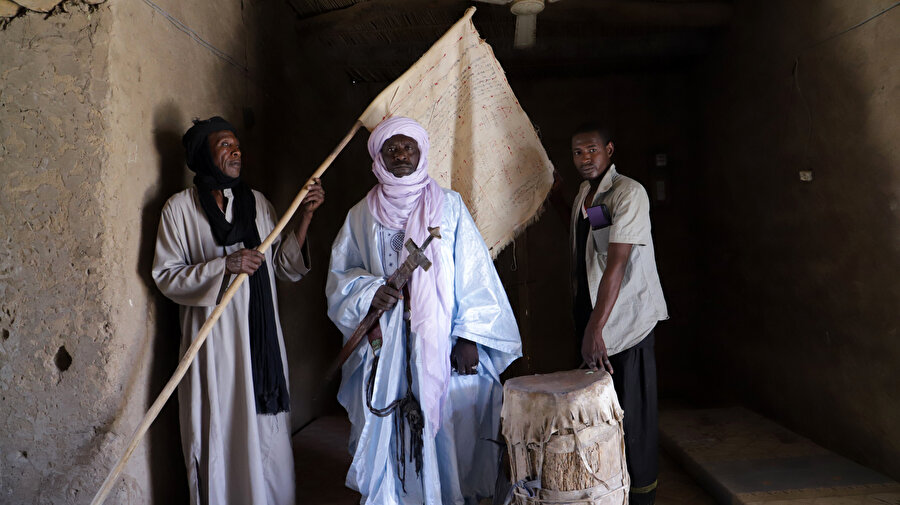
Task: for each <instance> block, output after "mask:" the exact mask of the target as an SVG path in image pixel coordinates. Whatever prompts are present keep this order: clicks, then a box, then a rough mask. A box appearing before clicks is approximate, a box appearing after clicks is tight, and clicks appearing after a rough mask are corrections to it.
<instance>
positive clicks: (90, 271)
mask: <svg viewBox="0 0 900 505" xmlns="http://www.w3.org/2000/svg"><path fill="white" fill-rule="evenodd" d="M93 3H95V2H89V3H88V2H76V1H72V0H69V1H66V2H63V3H61V4H60V3H59V2H57V4H59V5H56V6H55V7H54V8H52V9H48V10H49V11H50V12H49V15H48V14H47V13H40V12H32V11H27V10H23V9H18V8H17V9H16V13H15V17H12V18H6V21H4V22H3V24H2V25H0V28H2V30H0V83H2V87H0V167H2V168H0V170H2V174H3V176H4V184H3V185H0V229H2V230H3V235H0V238H2V240H3V241H4V244H3V247H0V503H36V504H45V503H46V504H51V503H52V504H84V503H89V502H90V501H91V499H92V498H93V496H94V494H95V493H96V491H97V490H98V489H99V487H100V484H101V482H102V480H103V479H104V477H105V476H106V474H107V472H108V471H109V470H110V469H111V468H112V467H113V465H114V464H115V462H116V460H117V459H118V458H119V456H121V455H122V453H123V452H124V449H125V446H126V445H127V443H128V441H129V439H130V436H131V434H132V432H133V430H134V429H135V427H136V426H137V425H138V424H139V422H140V420H141V418H142V417H143V415H144V413H145V412H146V411H147V409H148V408H149V406H150V404H151V403H152V402H153V400H154V399H155V398H156V396H157V394H158V393H159V392H160V391H161V390H162V388H163V385H164V384H165V382H166V381H167V380H168V378H169V377H170V376H171V374H172V372H173V371H174V368H175V365H176V363H177V360H178V358H179V356H178V345H179V341H180V338H181V336H180V330H179V325H178V322H177V318H178V311H177V307H176V306H175V305H174V304H172V303H171V302H169V301H168V300H166V299H164V298H163V297H162V295H160V294H159V292H158V290H157V289H156V287H155V285H153V282H152V279H151V278H150V265H151V263H152V257H153V245H154V241H155V237H156V228H157V225H158V222H159V214H160V211H161V209H162V206H163V204H164V203H165V201H166V199H168V197H169V196H171V195H172V194H174V193H175V192H177V191H180V190H181V189H183V188H185V187H187V186H188V185H189V184H190V177H189V172H188V171H187V170H186V168H185V166H184V157H183V148H182V147H181V142H180V139H181V135H182V133H183V132H184V131H185V130H186V129H187V127H188V126H189V125H190V119H191V118H192V117H207V116H211V115H224V116H226V117H229V118H231V119H232V121H233V122H234V123H235V124H236V125H237V126H238V128H239V129H247V128H245V126H246V125H245V123H246V122H245V121H244V117H245V116H248V114H247V113H246V111H252V105H253V103H252V101H253V95H251V94H249V92H248V82H249V80H248V75H247V71H246V66H247V62H246V60H247V44H248V26H249V24H250V23H256V22H263V20H261V19H260V18H259V17H258V16H256V15H255V14H254V12H255V11H252V9H254V8H256V6H255V5H254V4H252V3H250V2H246V1H245V2H236V1H231V2H198V3H191V4H190V5H186V4H183V3H180V2H177V1H174V0H168V1H163V0H161V1H157V2H153V3H152V5H151V3H148V2H108V3H104V4H102V5H91V4H93ZM3 7H4V5H0V9H2V8H3ZM7 7H8V6H7ZM274 11H277V9H270V10H267V11H266V13H271V12H274ZM0 14H3V12H2V11H0ZM260 15H261V14H260ZM276 15H282V13H276ZM0 17H2V16H0ZM250 28H253V26H250ZM185 29H187V30H189V31H190V33H188V32H186V31H185ZM197 39H201V40H202V41H203V42H204V43H200V42H198V40H197ZM211 48H214V49H216V50H218V51H220V54H217V53H216V52H215V51H213V50H212V49H211ZM223 55H225V56H227V57H223ZM249 117H251V119H252V113H250V114H249ZM258 130H259V128H258ZM262 132H263V133H264V130H263V131H262ZM248 137H249V140H247V141H246V142H245V143H247V144H248V145H253V140H252V138H253V135H248ZM175 404H176V402H175V401H174V399H173V400H172V401H170V402H169V403H168V404H167V406H166V408H165V409H163V411H162V413H161V414H160V416H159V418H158V419H157V421H156V422H155V423H154V424H153V426H152V427H151V428H150V430H149V432H148V434H147V436H146V437H145V439H144V441H143V442H142V443H141V445H139V446H138V449H137V450H136V451H135V453H134V455H133V456H132V457H131V459H130V461H129V463H128V464H127V465H126V468H125V471H124V472H123V474H122V476H121V477H120V478H119V480H118V482H117V484H116V486H115V487H114V490H113V492H112V493H111V494H110V497H109V498H108V500H107V503H128V504H131V503H167V504H169V503H186V500H187V494H186V482H185V477H184V474H185V470H184V465H183V463H182V456H181V445H180V438H179V429H178V421H177V406H176V405H175Z"/></svg>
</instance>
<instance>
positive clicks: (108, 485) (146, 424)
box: [91, 120, 362, 505]
mask: <svg viewBox="0 0 900 505" xmlns="http://www.w3.org/2000/svg"><path fill="white" fill-rule="evenodd" d="M361 126H362V122H361V121H358V120H357V121H356V123H355V124H354V125H353V128H351V129H350V131H349V132H348V133H347V135H346V136H345V137H344V138H343V140H341V142H340V144H338V146H337V147H336V148H335V149H334V151H332V152H331V154H329V155H328V157H327V158H325V161H323V162H322V164H321V165H319V168H318V169H317V170H316V171H315V172H313V174H312V176H311V177H310V178H309V180H307V181H306V184H304V185H303V188H301V189H300V192H299V193H297V196H296V197H294V201H293V202H291V206H290V207H289V208H288V210H287V212H285V213H284V215H283V216H282V217H281V220H279V221H278V224H276V225H275V229H273V230H272V233H270V234H269V236H268V237H266V239H265V240H264V241H263V242H262V243H261V244H259V246H258V247H257V248H256V250H257V251H259V252H261V253H265V252H266V250H267V249H268V248H269V247H271V245H272V242H274V241H275V238H276V237H278V235H279V234H281V232H282V230H284V227H285V226H287V224H288V222H289V221H290V220H291V218H292V217H293V216H294V213H295V212H297V209H298V208H300V203H302V202H303V198H305V197H306V194H307V193H309V186H310V184H312V182H313V181H314V180H315V179H317V178H319V177H321V176H322V174H323V173H325V170H327V169H328V167H329V166H331V163H332V162H333V161H334V159H335V158H337V155H338V154H339V153H340V152H341V151H342V150H343V149H344V147H346V146H347V144H348V143H349V142H350V139H352V138H353V136H354V135H355V134H356V131H357V130H359V128H360V127H361ZM246 278H247V274H240V275H238V276H237V278H235V279H234V282H232V283H231V286H229V288H228V290H227V291H225V294H224V295H223V296H222V301H221V302H219V304H218V305H216V308H215V309H214V310H213V313H212V314H211V315H210V316H209V319H207V320H206V322H205V323H203V326H202V327H201V328H200V331H199V332H198V333H197V336H196V337H195V338H194V341H193V342H191V346H190V347H188V349H187V351H186V352H185V353H184V357H183V358H181V361H180V362H179V363H178V367H177V368H176V369H175V374H174V375H172V378H171V379H169V382H167V383H166V387H164V388H163V390H162V392H161V393H160V394H159V396H158V397H157V398H156V401H154V402H153V405H151V406H150V410H148V411H147V414H146V415H144V419H143V420H142V421H141V424H140V425H138V427H137V429H136V430H134V434H133V435H132V436H131V442H130V443H129V444H128V448H127V449H125V454H123V455H122V457H121V458H119V461H118V462H117V463H116V466H115V467H113V469H112V471H110V472H109V475H107V476H106V480H104V481H103V486H101V487H100V490H99V491H97V494H96V495H95V496H94V499H93V501H91V505H101V504H102V503H103V502H104V501H105V500H106V495H108V494H109V492H110V490H112V486H113V483H114V482H115V481H116V479H118V478H119V474H120V473H122V470H124V469H125V463H126V462H128V458H130V457H131V454H132V453H133V452H134V450H135V448H137V445H138V443H139V442H140V441H141V439H142V438H143V437H144V434H145V433H146V432H147V429H148V428H150V425H151V424H152V423H153V421H154V420H155V419H156V416H157V415H159V411H160V410H162V408H163V405H165V404H166V401H168V400H169V397H170V396H172V392H173V391H175V387H176V386H178V383H180V382H181V379H182V378H183V377H184V374H185V373H186V372H187V370H188V367H190V366H191V362H193V361H194V357H195V356H196V355H197V352H198V351H199V350H200V347H201V346H203V343H204V342H206V337H207V336H208V335H209V332H210V330H212V327H213V326H214V325H215V324H216V321H218V320H219V317H221V316H222V312H224V311H225V307H226V306H227V305H228V303H229V302H230V301H231V299H232V298H233V297H234V295H235V293H237V291H238V289H240V287H241V284H243V282H244V280H245V279H246Z"/></svg>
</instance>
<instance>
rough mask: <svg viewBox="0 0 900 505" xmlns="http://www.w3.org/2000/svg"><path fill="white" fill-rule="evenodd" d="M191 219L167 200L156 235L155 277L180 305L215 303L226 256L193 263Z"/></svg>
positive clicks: (158, 283) (168, 294)
mask: <svg viewBox="0 0 900 505" xmlns="http://www.w3.org/2000/svg"><path fill="white" fill-rule="evenodd" d="M188 221H189V219H188V218H187V216H184V215H183V213H182V212H180V211H179V210H177V209H175V208H174V207H173V205H171V201H170V202H168V203H166V206H165V207H164V208H163V212H162V218H161V219H160V221H159V230H158V231H157V235H156V254H155V255H154V258H153V280H154V282H156V285H157V287H159V290H160V291H162V293H163V294H164V295H166V297H168V298H169V299H170V300H172V301H173V302H175V303H177V304H179V305H186V306H191V307H213V306H215V305H216V297H217V296H218V294H219V291H220V289H221V287H222V281H223V279H224V276H225V257H219V258H215V259H212V260H210V261H206V262H201V263H196V264H192V263H191V261H190V255H189V253H188V246H187V243H186V240H187V237H188V231H187V229H186V228H185V226H186V223H187V222H188Z"/></svg>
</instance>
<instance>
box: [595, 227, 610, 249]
mask: <svg viewBox="0 0 900 505" xmlns="http://www.w3.org/2000/svg"><path fill="white" fill-rule="evenodd" d="M591 240H593V241H594V251H596V252H597V254H600V255H603V256H606V253H607V251H608V250H609V227H608V226H607V227H606V228H603V229H600V230H591Z"/></svg>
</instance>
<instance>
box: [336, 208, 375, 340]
mask: <svg viewBox="0 0 900 505" xmlns="http://www.w3.org/2000/svg"><path fill="white" fill-rule="evenodd" d="M354 210H355V209H354ZM353 217H354V211H353V210H351V211H350V213H349V214H347V219H345V220H344V226H342V227H341V230H340V232H338V235H337V237H336V238H335V239H334V244H333V245H332V247H331V263H330V265H329V266H328V280H327V282H326V284H325V296H326V297H327V298H328V317H329V318H331V320H332V321H334V324H335V325H337V327H338V328H339V329H340V330H341V333H343V334H344V337H345V340H346V338H347V337H348V336H349V335H350V334H352V333H353V330H355V329H356V326H357V325H359V322H360V321H362V319H363V318H364V317H365V316H366V314H367V313H368V312H369V306H370V305H371V304H372V298H373V297H374V296H375V291H377V290H378V288H379V287H381V286H383V285H384V283H385V279H384V276H382V275H376V274H373V273H372V272H369V271H368V270H366V268H365V263H364V262H363V255H362V253H361V252H360V249H359V242H358V241H359V239H360V238H361V237H359V236H357V234H356V231H358V230H354V229H353V221H354V219H353Z"/></svg>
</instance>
